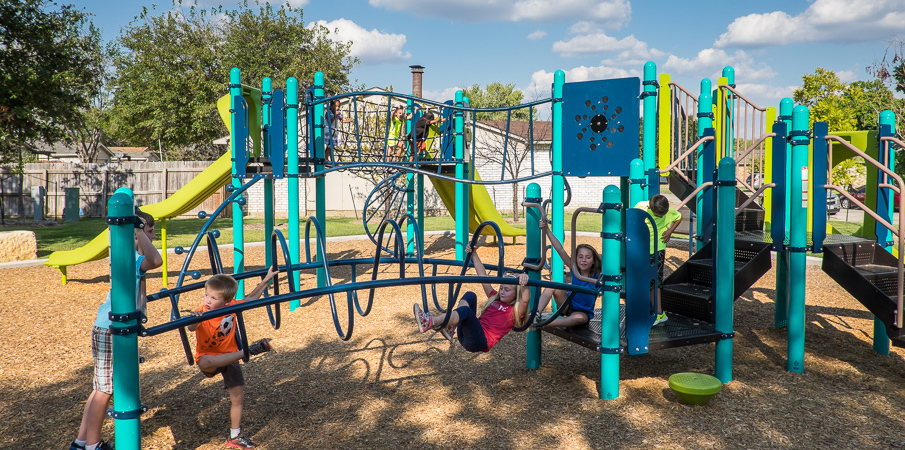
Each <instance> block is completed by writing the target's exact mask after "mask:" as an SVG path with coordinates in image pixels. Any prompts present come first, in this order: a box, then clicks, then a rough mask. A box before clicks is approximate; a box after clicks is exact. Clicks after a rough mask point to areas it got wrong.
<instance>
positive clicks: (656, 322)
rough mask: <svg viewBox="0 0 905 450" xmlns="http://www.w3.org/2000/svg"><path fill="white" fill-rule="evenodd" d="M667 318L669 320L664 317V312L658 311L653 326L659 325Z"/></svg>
mask: <svg viewBox="0 0 905 450" xmlns="http://www.w3.org/2000/svg"><path fill="white" fill-rule="evenodd" d="M667 320H669V317H666V313H660V314H658V315H657V320H654V326H656V325H660V324H661V323H663V322H666V321H667Z"/></svg>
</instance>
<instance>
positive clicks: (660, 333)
mask: <svg viewBox="0 0 905 450" xmlns="http://www.w3.org/2000/svg"><path fill="white" fill-rule="evenodd" d="M666 316H667V317H668V320H667V321H666V322H664V323H661V324H659V325H656V326H654V327H652V328H651V329H650V342H649V344H648V348H649V349H650V350H659V349H664V348H674V347H684V346H687V345H695V344H706V343H710V342H716V341H719V340H720V339H721V338H722V333H720V332H718V331H716V329H714V327H713V324H710V323H707V322H703V321H701V320H697V319H691V318H688V317H685V316H682V315H679V314H675V313H670V312H667V313H666ZM600 328H601V327H600V308H597V309H595V310H594V318H593V319H591V321H590V322H589V323H588V326H586V327H577V328H574V327H573V328H544V329H543V331H546V332H548V333H550V334H553V335H555V336H558V337H561V338H563V339H565V340H567V341H569V342H573V343H576V344H579V345H581V346H583V347H587V348H589V349H591V350H594V351H597V347H598V346H599V345H600ZM619 345H620V347H622V348H625V347H626V345H628V344H627V342H626V339H625V305H619Z"/></svg>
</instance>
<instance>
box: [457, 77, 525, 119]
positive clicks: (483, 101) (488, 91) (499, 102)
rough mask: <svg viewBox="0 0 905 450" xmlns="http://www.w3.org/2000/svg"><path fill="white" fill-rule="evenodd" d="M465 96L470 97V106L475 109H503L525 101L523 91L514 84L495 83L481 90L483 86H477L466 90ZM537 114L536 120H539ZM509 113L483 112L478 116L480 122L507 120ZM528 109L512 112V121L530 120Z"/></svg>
mask: <svg viewBox="0 0 905 450" xmlns="http://www.w3.org/2000/svg"><path fill="white" fill-rule="evenodd" d="M463 94H464V95H465V96H466V97H468V104H469V105H471V106H472V107H473V108H502V107H506V106H518V105H520V104H521V103H522V100H523V99H524V94H522V91H520V90H518V89H516V88H515V84H514V83H507V84H503V83H500V82H499V81H494V82H493V83H490V84H488V85H487V87H486V88H481V85H479V84H475V85H472V86H471V87H467V88H465V89H464V91H463ZM536 116H537V115H536V114H535V117H534V119H535V120H537V117H536ZM507 117H508V113H507V112H506V111H495V112H481V113H478V114H477V119H478V120H506V118H507ZM528 117H529V111H528V108H518V109H514V110H512V120H528Z"/></svg>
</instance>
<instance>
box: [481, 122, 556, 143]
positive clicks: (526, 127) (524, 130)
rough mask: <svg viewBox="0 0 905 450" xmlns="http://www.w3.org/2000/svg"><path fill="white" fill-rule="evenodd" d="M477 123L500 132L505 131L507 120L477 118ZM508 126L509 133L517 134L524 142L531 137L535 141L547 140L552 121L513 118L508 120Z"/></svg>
mask: <svg viewBox="0 0 905 450" xmlns="http://www.w3.org/2000/svg"><path fill="white" fill-rule="evenodd" d="M478 123H479V124H481V125H484V126H485V127H488V128H492V129H494V130H498V131H499V132H501V133H505V132H506V126H507V122H506V121H505V120H479V121H478ZM508 126H509V134H511V135H515V136H518V137H519V138H521V139H522V140H524V141H526V142H527V141H528V140H529V139H531V138H532V137H533V138H534V142H535V143H539V142H549V141H550V140H551V139H552V136H553V122H546V121H535V122H529V121H527V120H513V121H510V122H508ZM532 128H533V130H532Z"/></svg>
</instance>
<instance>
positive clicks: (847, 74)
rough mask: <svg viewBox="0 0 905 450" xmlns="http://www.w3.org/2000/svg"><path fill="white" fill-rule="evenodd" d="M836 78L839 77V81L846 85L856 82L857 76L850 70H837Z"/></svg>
mask: <svg viewBox="0 0 905 450" xmlns="http://www.w3.org/2000/svg"><path fill="white" fill-rule="evenodd" d="M836 76H837V77H839V81H841V82H843V83H846V84H848V83H852V82H855V81H858V74H856V73H855V72H852V71H851V70H837V71H836Z"/></svg>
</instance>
